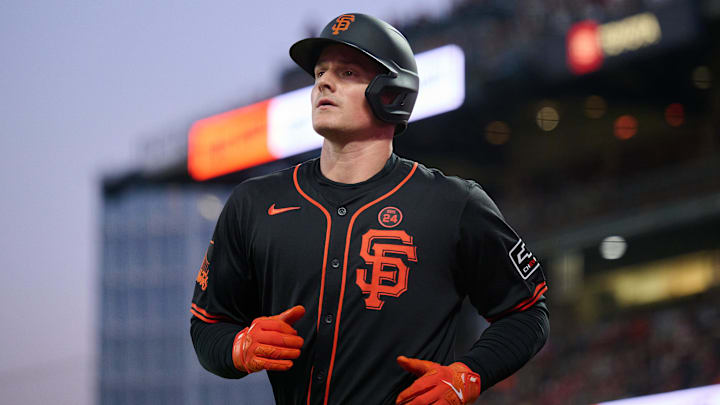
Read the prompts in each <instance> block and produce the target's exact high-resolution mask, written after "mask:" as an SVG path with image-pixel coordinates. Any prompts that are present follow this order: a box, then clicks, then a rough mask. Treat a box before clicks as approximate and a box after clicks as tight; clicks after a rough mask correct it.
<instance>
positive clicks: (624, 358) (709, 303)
mask: <svg viewBox="0 0 720 405" xmlns="http://www.w3.org/2000/svg"><path fill="white" fill-rule="evenodd" d="M552 318H553V319H552V325H551V329H552V331H551V335H550V339H549V341H548V343H547V344H546V346H545V347H544V348H543V349H542V350H541V352H540V353H539V354H538V355H537V356H536V357H535V358H534V359H533V360H531V361H530V363H529V364H528V365H526V366H525V367H524V368H523V369H521V370H520V371H519V372H518V373H516V374H515V375H513V376H511V377H510V378H508V379H506V380H505V381H503V382H501V383H499V384H498V385H496V386H495V387H493V388H492V389H491V390H490V391H488V392H487V393H486V394H484V395H483V396H482V397H481V402H482V403H483V404H490V405H493V404H497V405H500V404H540V405H551V404H592V403H597V402H601V401H609V400H614V399H620V398H627V397H634V396H640V395H648V394H654V393H660V392H667V391H673V390H679V389H685V388H691V387H697V386H703V385H709V384H719V383H720V292H719V291H717V290H715V291H709V292H707V293H704V294H702V295H699V296H696V297H694V298H692V299H690V300H686V301H685V302H683V303H676V304H674V305H673V306H667V307H664V308H655V309H652V308H648V309H644V310H641V311H638V312H635V313H619V314H616V315H615V316H611V317H607V319H604V320H603V321H601V322H597V323H592V324H591V325H583V324H582V323H581V322H572V321H569V319H570V318H569V317H566V316H561V315H560V316H555V317H552Z"/></svg>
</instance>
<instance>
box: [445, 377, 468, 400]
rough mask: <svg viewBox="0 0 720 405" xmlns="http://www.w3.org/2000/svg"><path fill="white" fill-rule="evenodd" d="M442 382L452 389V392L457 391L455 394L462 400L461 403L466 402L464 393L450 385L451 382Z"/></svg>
mask: <svg viewBox="0 0 720 405" xmlns="http://www.w3.org/2000/svg"><path fill="white" fill-rule="evenodd" d="M440 381H442V382H444V383H445V384H447V385H449V386H450V388H452V390H453V391H455V394H456V395H457V396H458V398H460V400H461V401H464V399H463V394H462V391H460V390H459V389H457V388H455V386H454V385H452V384H450V383H449V382H447V381H445V380H440Z"/></svg>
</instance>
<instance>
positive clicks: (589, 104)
mask: <svg viewBox="0 0 720 405" xmlns="http://www.w3.org/2000/svg"><path fill="white" fill-rule="evenodd" d="M606 112H607V102H606V101H605V99H604V98H602V97H600V96H597V95H592V96H588V97H587V98H586V99H585V116H586V117H588V118H592V119H598V118H602V116H603V115H605V113H606Z"/></svg>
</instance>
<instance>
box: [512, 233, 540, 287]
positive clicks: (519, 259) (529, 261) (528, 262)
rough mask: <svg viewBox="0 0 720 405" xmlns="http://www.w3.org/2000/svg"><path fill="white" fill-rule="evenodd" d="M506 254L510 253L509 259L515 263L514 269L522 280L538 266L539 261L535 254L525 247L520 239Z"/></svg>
mask: <svg viewBox="0 0 720 405" xmlns="http://www.w3.org/2000/svg"><path fill="white" fill-rule="evenodd" d="M508 254H509V255H510V261H511V262H512V264H513V265H515V269H517V271H518V273H520V277H522V278H523V280H527V279H528V277H530V276H531V275H532V274H533V273H534V272H535V270H537V269H538V267H540V262H538V260H537V259H536V258H535V255H533V254H532V253H531V252H530V251H529V250H527V249H525V242H523V241H522V239H520V240H518V242H517V243H516V244H515V246H513V248H512V249H510V252H509V253H508Z"/></svg>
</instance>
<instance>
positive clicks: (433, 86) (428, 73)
mask: <svg viewBox="0 0 720 405" xmlns="http://www.w3.org/2000/svg"><path fill="white" fill-rule="evenodd" d="M416 59H417V66H418V73H419V75H420V88H421V91H420V93H419V95H418V99H417V101H416V104H415V108H414V110H413V114H412V116H411V117H410V121H411V122H412V121H418V120H421V119H423V118H427V117H431V116H433V115H437V114H442V113H445V112H448V111H452V110H455V109H457V108H459V107H460V106H461V105H462V104H463V102H464V100H465V55H464V53H463V51H462V49H461V48H460V47H459V46H457V45H445V46H442V47H440V48H436V49H433V50H430V51H426V52H422V53H419V54H417V55H416ZM311 89H312V86H309V87H305V88H302V89H299V90H294V91H291V92H288V93H285V94H281V95H279V96H276V97H273V98H271V99H269V100H265V101H261V102H259V103H256V104H253V105H250V106H247V107H242V108H239V109H236V110H232V111H228V112H224V113H222V114H218V115H214V116H212V117H209V118H204V119H202V120H199V121H197V122H195V124H193V126H192V127H191V128H190V132H189V134H188V162H187V163H188V172H189V173H190V175H191V176H192V177H193V179H195V180H198V181H202V180H207V179H210V178H213V177H217V176H221V175H224V174H228V173H232V172H236V171H239V170H242V169H246V168H249V167H253V166H257V165H260V164H263V163H267V162H271V161H274V160H279V159H283V158H287V157H290V156H294V155H298V154H301V153H303V152H308V151H311V150H313V149H318V148H320V146H321V145H322V137H320V136H318V135H317V134H316V133H315V131H314V130H313V128H312V119H311V115H310V102H309V100H310V91H311Z"/></svg>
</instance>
